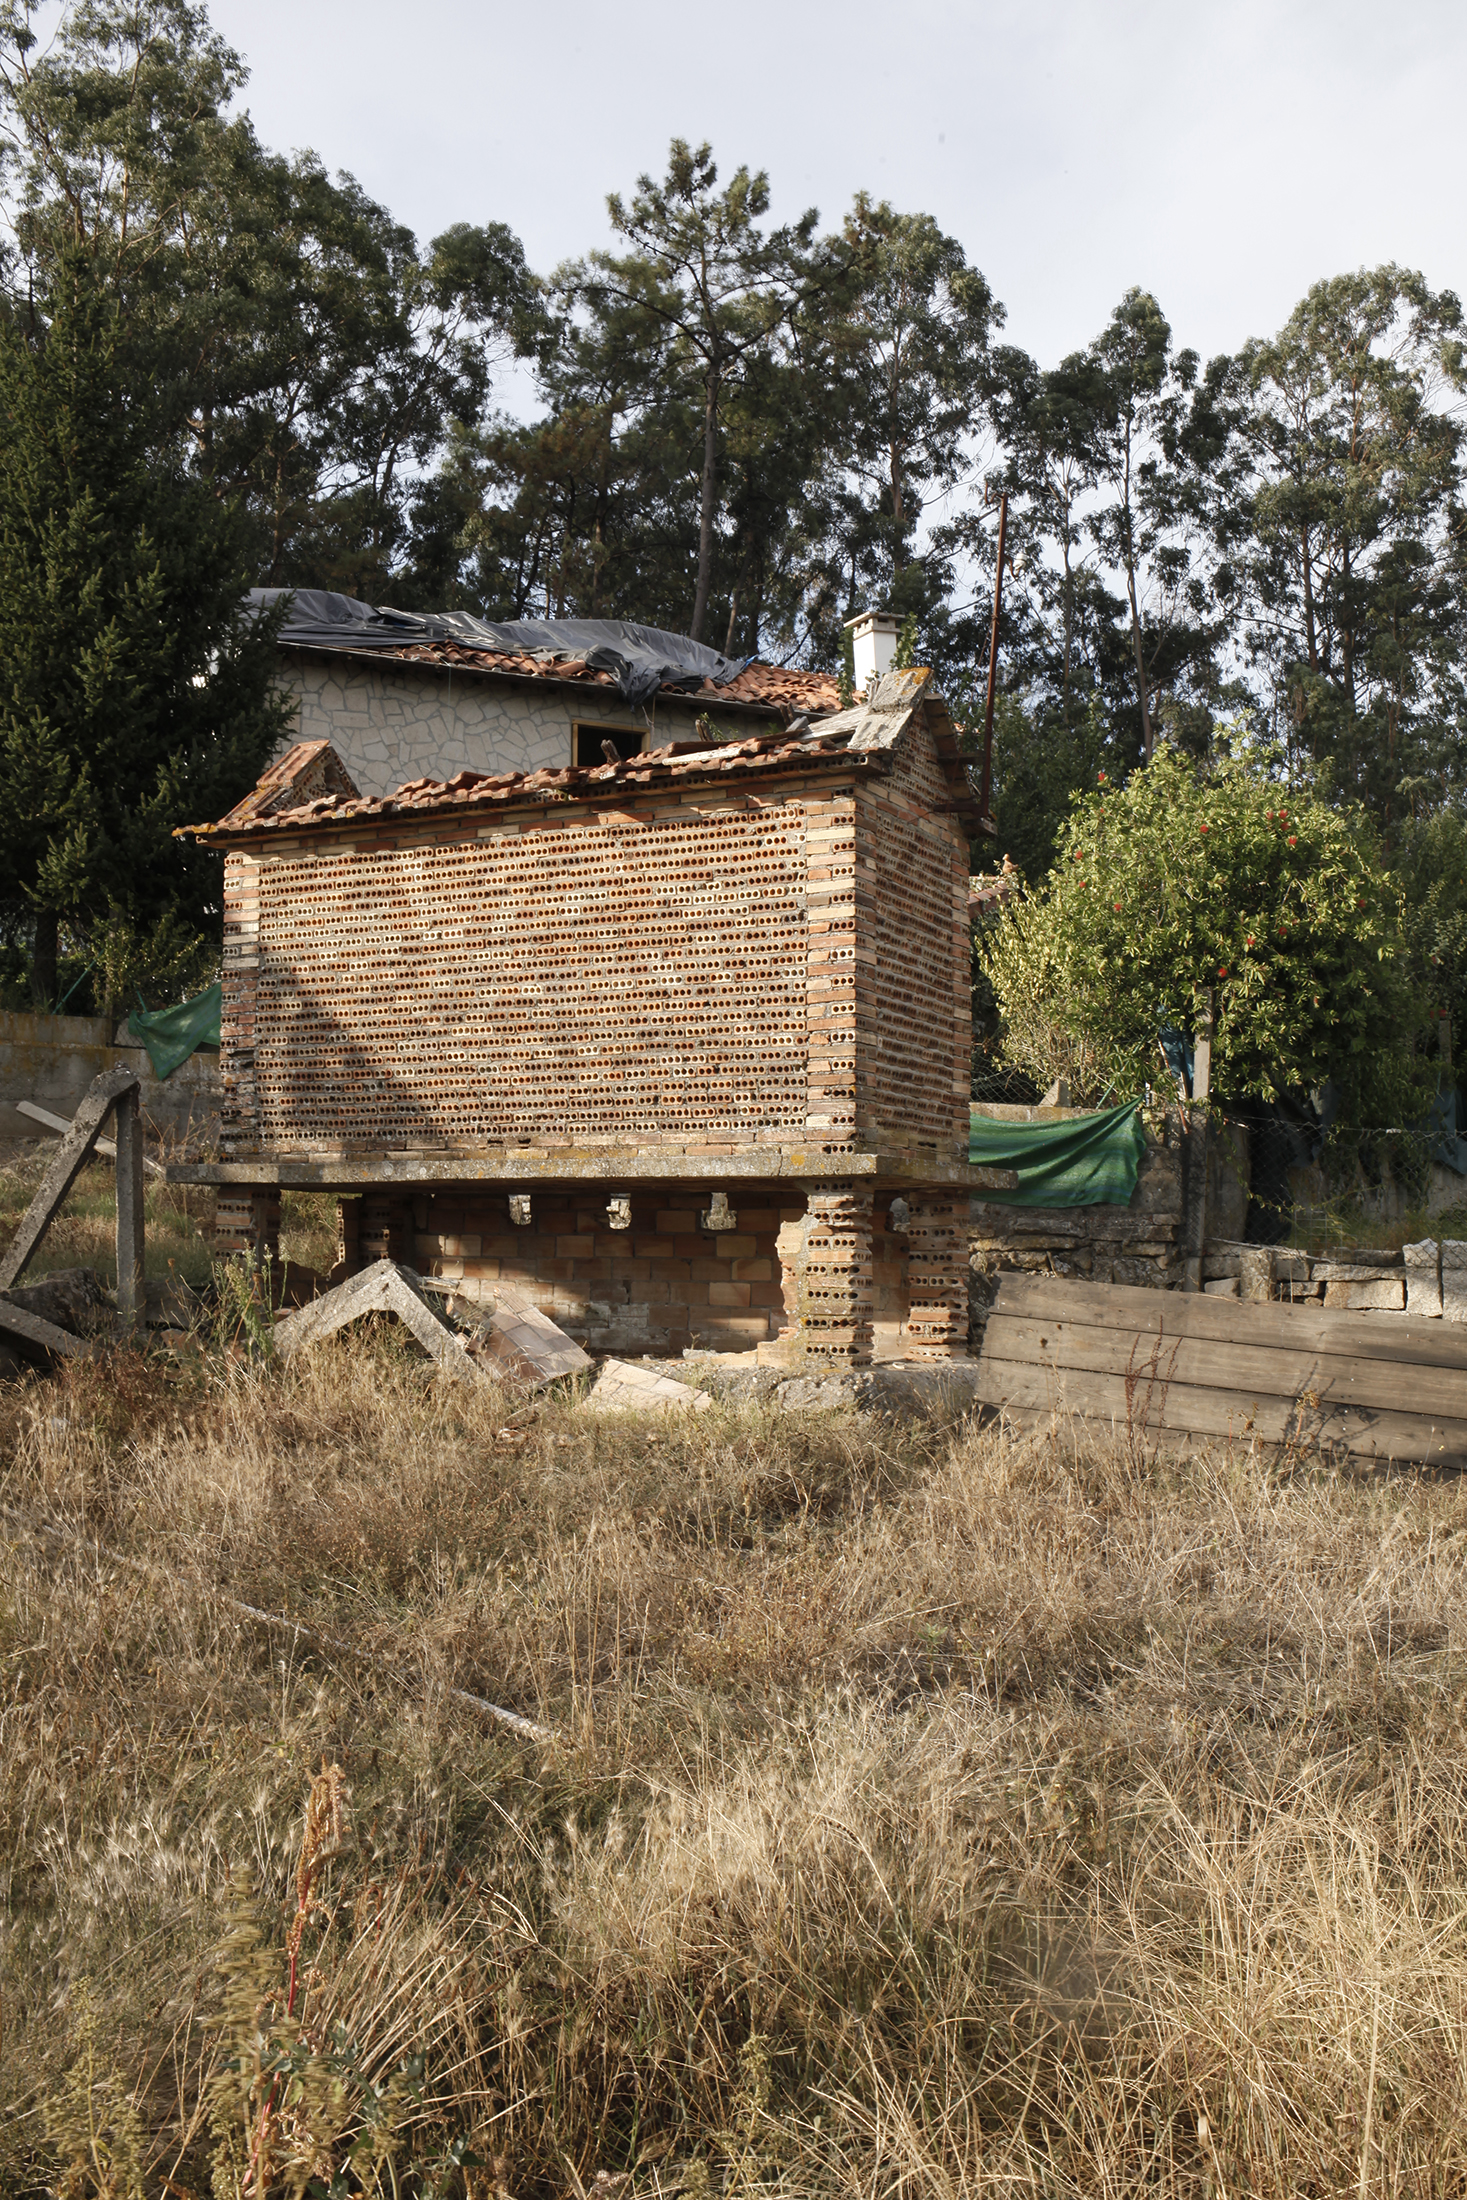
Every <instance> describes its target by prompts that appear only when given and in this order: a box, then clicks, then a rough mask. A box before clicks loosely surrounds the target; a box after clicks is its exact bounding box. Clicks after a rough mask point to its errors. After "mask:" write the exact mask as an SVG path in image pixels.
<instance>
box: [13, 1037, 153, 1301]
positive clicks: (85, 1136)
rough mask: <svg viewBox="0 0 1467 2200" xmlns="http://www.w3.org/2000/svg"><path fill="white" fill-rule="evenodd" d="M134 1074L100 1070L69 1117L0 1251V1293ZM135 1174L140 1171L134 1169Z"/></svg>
mask: <svg viewBox="0 0 1467 2200" xmlns="http://www.w3.org/2000/svg"><path fill="white" fill-rule="evenodd" d="M137 1087H138V1078H137V1072H136V1071H135V1070H130V1069H126V1068H118V1069H104V1070H103V1071H102V1074H101V1075H100V1077H96V1078H94V1079H93V1081H92V1085H91V1089H90V1091H89V1092H88V1093H87V1096H86V1098H85V1099H84V1100H83V1101H82V1104H81V1106H80V1107H79V1108H78V1109H77V1111H76V1114H75V1115H74V1116H73V1117H72V1120H71V1129H70V1130H69V1131H68V1132H67V1134H66V1136H65V1137H64V1138H63V1139H62V1141H61V1144H60V1145H59V1146H58V1147H57V1149H56V1152H55V1154H54V1155H53V1157H52V1161H51V1166H50V1168H49V1169H48V1170H47V1171H46V1174H45V1176H44V1177H43V1178H42V1179H41V1188H40V1190H39V1191H38V1192H37V1193H36V1196H35V1198H34V1199H33V1200H32V1201H31V1203H30V1205H29V1207H27V1209H26V1211H25V1213H24V1215H23V1216H22V1217H21V1223H20V1228H19V1229H18V1230H17V1231H16V1233H15V1236H14V1237H13V1238H12V1239H11V1241H10V1243H9V1245H8V1246H7V1247H6V1249H5V1252H4V1254H3V1255H0V1291H8V1290H9V1288H10V1286H11V1284H13V1283H14V1282H15V1279H16V1277H17V1276H19V1275H20V1274H21V1272H22V1271H23V1269H24V1268H25V1266H26V1263H27V1262H28V1261H29V1259H30V1257H31V1255H32V1254H33V1253H34V1252H35V1249H36V1247H37V1246H38V1245H39V1244H40V1242H41V1240H42V1238H43V1237H44V1236H45V1235H46V1232H47V1231H48V1230H49V1229H50V1227H51V1223H52V1221H53V1220H54V1218H55V1215H56V1211H57V1209H58V1208H59V1207H60V1206H61V1203H62V1201H63V1200H64V1199H65V1198H66V1195H67V1193H68V1192H69V1191H70V1190H71V1187H72V1185H73V1184H74V1183H75V1182H76V1180H77V1178H78V1177H79V1176H80V1175H81V1172H82V1170H83V1168H84V1167H85V1165H86V1162H87V1158H88V1156H89V1155H90V1153H91V1152H92V1149H93V1147H94V1146H95V1145H96V1143H97V1134H98V1132H99V1131H100V1130H101V1128H102V1125H103V1124H104V1123H105V1122H106V1120H107V1118H108V1116H109V1115H110V1114H111V1112H112V1110H113V1108H114V1107H115V1106H116V1104H117V1100H118V1097H119V1095H120V1094H122V1093H124V1092H130V1091H135V1090H136V1089H137ZM138 1174H139V1177H141V1175H142V1171H141V1170H139V1172H138Z"/></svg>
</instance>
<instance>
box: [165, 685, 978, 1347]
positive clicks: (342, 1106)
mask: <svg viewBox="0 0 1467 2200" xmlns="http://www.w3.org/2000/svg"><path fill="white" fill-rule="evenodd" d="M975 808H976V805H975V802H974V798H973V796H972V794H971V791H970V789H969V785H968V779H967V774H966V770H965V767H964V764H963V761H962V759H961V757H960V755H959V752H958V747H957V742H956V739H955V736H954V733H953V729H952V726H951V724H950V722H949V719H948V715H947V712H946V709H945V707H944V706H943V703H942V701H941V699H940V697H939V696H937V694H936V693H935V692H934V691H933V688H932V684H931V680H930V676H929V675H928V674H927V673H926V672H924V671H920V670H914V671H910V672H889V673H887V674H886V675H885V676H884V677H881V678H876V677H874V676H873V677H872V679H871V681H870V683H869V689H868V696H867V699H866V700H865V701H862V702H859V703H858V704H857V705H856V706H855V707H853V708H851V709H849V710H846V711H843V712H835V713H831V714H830V715H827V716H826V717H824V718H823V719H821V720H820V721H819V722H818V723H816V724H814V725H811V726H810V727H808V729H807V730H805V731H803V732H800V731H785V730H783V729H778V730H772V731H767V732H762V733H759V734H756V735H755V736H753V737H752V738H749V739H746V740H742V741H737V742H725V743H722V744H718V745H712V746H708V745H705V746H703V747H701V748H686V747H683V746H681V745H680V744H671V745H669V746H667V747H664V748H661V749H659V750H656V751H653V752H638V753H635V754H633V755H631V756H629V757H621V756H617V757H616V758H615V760H614V761H611V760H607V759H606V758H604V757H603V758H602V759H601V760H600V761H598V762H596V763H592V764H577V763H572V762H568V761H564V760H562V761H560V762H559V763H557V764H556V765H555V766H553V767H548V766H547V767H545V768H541V769H538V770H535V771H531V772H520V771H500V772H493V773H487V774H486V773H480V772H476V771H473V770H468V769H466V770H463V771H460V772H458V773H456V774H454V775H452V776H450V777H448V778H441V777H418V778H415V779H411V780H409V781H407V782H406V783H405V784H403V785H401V786H399V787H398V788H397V789H396V790H395V792H393V793H391V794H385V795H383V794H373V793H362V792H359V791H358V789H357V787H356V786H355V785H354V783H353V776H352V775H351V774H350V773H349V772H348V770H347V768H346V766H345V764H344V762H343V760H342V759H341V757H340V755H339V754H338V753H337V752H336V750H335V748H334V746H333V745H331V744H327V743H326V742H324V741H321V740H316V741H305V742H302V743H300V744H298V745H297V746H296V747H295V748H294V749H293V750H291V751H290V753H289V754H288V755H287V756H285V757H284V758H282V759H280V760H279V761H278V762H277V763H276V764H275V765H274V766H272V767H271V769H270V770H269V771H268V772H267V773H266V774H265V776H264V778H263V779H262V781H261V782H260V785H259V786H258V787H257V788H256V789H255V790H254V792H253V793H252V794H251V795H250V796H249V797H247V798H246V800H245V801H243V802H242V803H240V804H239V805H238V806H237V808H236V809H234V810H233V811H231V812H230V814H229V815H228V816H226V817H224V818H221V819H220V820H218V821H217V822H215V823H208V824H201V825H195V826H192V827H188V828H185V829H184V830H185V831H186V832H187V833H188V834H189V835H190V836H191V837H192V838H194V839H196V840H198V841H201V842H203V843H205V844H207V845H209V846H211V847H215V848H218V849H220V850H222V851H223V853H224V855H225V950H224V955H225V960H224V1007H223V1048H222V1068H223V1077H224V1130H223V1143H222V1148H221V1152H222V1159H220V1160H219V1161H217V1162H214V1163H209V1164H202V1165H198V1166H196V1167H192V1168H190V1169H189V1171H188V1174H189V1175H190V1176H192V1177H193V1178H195V1179H196V1180H202V1181H212V1182H213V1183H215V1184H216V1185H217V1186H218V1190H219V1209H218V1213H219V1225H220V1233H221V1243H223V1244H225V1245H233V1246H236V1247H243V1246H246V1245H252V1244H253V1245H257V1246H258V1245H268V1244H269V1243H270V1242H271V1240H272V1238H273V1237H274V1235H275V1233H276V1232H277V1230H278V1223H279V1202H280V1194H281V1191H282V1190H283V1189H285V1188H287V1187H300V1188H302V1189H309V1190H316V1191H331V1192H335V1193H336V1194H338V1195H339V1197H340V1199H341V1210H340V1211H341V1216H342V1237H341V1268H342V1272H344V1273H345V1272H351V1271H352V1270H354V1269H355V1268H356V1267H358V1266H360V1265H362V1264H363V1263H365V1262H366V1261H368V1260H371V1259H376V1258H379V1257H382V1256H390V1257H391V1258H394V1259H398V1260H403V1261H406V1262H409V1263H410V1264H411V1265H412V1266H413V1267H415V1268H416V1269H418V1270H419V1272H420V1273H421V1274H422V1275H423V1276H424V1277H425V1278H427V1279H431V1280H432V1281H434V1282H435V1283H436V1286H437V1288H438V1289H439V1290H440V1291H442V1292H444V1293H452V1294H453V1295H455V1296H457V1297H461V1298H462V1299H464V1300H468V1301H471V1302H473V1301H477V1302H479V1303H480V1304H482V1305H484V1306H485V1307H486V1309H488V1308H491V1307H492V1306H493V1304H494V1303H495V1302H496V1301H498V1300H500V1299H509V1300H513V1299H515V1298H519V1299H521V1300H523V1299H529V1300H532V1301H533V1302H534V1303H536V1304H538V1305H539V1306H540V1307H541V1308H542V1309H543V1310H544V1311H545V1312H546V1313H548V1314H550V1315H552V1316H553V1318H554V1319H555V1320H556V1321H557V1322H558V1323H559V1324H560V1325H561V1326H562V1327H563V1328H565V1329H566V1330H568V1331H570V1332H571V1333H572V1334H573V1335H574V1336H576V1337H577V1338H578V1339H580V1340H581V1341H582V1342H584V1343H585V1344H587V1345H589V1346H590V1347H591V1348H592V1349H599V1350H606V1351H616V1352H643V1353H646V1352H651V1353H665V1354H672V1353H676V1352H679V1351H681V1350H682V1349H683V1348H684V1347H686V1346H689V1345H702V1346H705V1347H711V1348H716V1349H724V1350H728V1349H740V1348H742V1349H748V1348H751V1347H754V1346H758V1345H764V1346H765V1347H766V1350H767V1351H781V1350H784V1349H787V1348H788V1347H789V1346H790V1345H795V1346H799V1347H802V1348H804V1349H806V1350H808V1351H809V1352H812V1353H814V1354H816V1355H818V1356H819V1357H821V1358H824V1359H830V1360H834V1361H846V1362H855V1363H862V1362H865V1361H866V1360H868V1359H870V1358H871V1356H872V1353H873V1350H880V1351H881V1352H882V1353H884V1354H903V1355H907V1356H916V1357H937V1356H944V1355H947V1354H951V1353H961V1352H962V1351H963V1350H964V1349H965V1345H966V1337H967V1327H968V1244H967V1240H968V1203H969V1194H970V1190H971V1189H972V1188H973V1187H974V1186H975V1185H976V1186H980V1187H981V1186H982V1185H983V1184H985V1183H987V1182H989V1181H990V1179H989V1178H988V1177H987V1176H986V1175H985V1173H984V1172H983V1171H981V1170H975V1169H974V1168H973V1167H972V1166H971V1165H970V1163H969V1160H968V1134H969V1114H968V1107H969V1102H968V1082H969V1045H970V1039H969V1029H970V1025H969V932H968V914H967V898H968V870H969V860H968V830H969V828H970V824H971V820H972V817H973V813H974V811H975ZM993 1181H994V1182H995V1183H996V1182H997V1181H998V1180H997V1179H994V1180H993ZM1003 1181H1004V1182H1008V1181H1011V1180H1010V1179H1009V1178H1007V1177H1005V1178H1004V1179H1003ZM894 1225H899V1227H895V1226H894ZM781 1338H782V1339H784V1340H785V1344H784V1345H778V1344H776V1342H775V1340H778V1339H781Z"/></svg>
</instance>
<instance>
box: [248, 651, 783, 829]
mask: <svg viewBox="0 0 1467 2200" xmlns="http://www.w3.org/2000/svg"><path fill="white" fill-rule="evenodd" d="M278 684H279V686H280V687H281V688H282V689H283V690H284V691H285V692H286V693H287V694H289V695H292V696H294V697H295V699H296V726H295V727H294V728H293V729H292V730H291V732H290V733H289V734H288V735H287V737H286V739H285V741H284V742H283V744H282V748H288V747H289V746H290V745H291V743H292V742H294V741H329V742H330V743H331V745H332V747H333V748H334V749H335V750H336V753H337V755H338V756H339V757H340V758H341V761H342V763H343V764H344V765H345V766H346V769H347V770H348V772H350V774H351V776H352V779H353V780H354V781H355V783H356V785H357V788H358V789H359V791H360V792H361V793H362V794H371V795H382V794H390V793H392V792H393V791H394V790H395V789H396V788H398V787H401V786H403V785H405V784H406V782H407V781H408V780H410V779H451V778H453V776H454V774H455V773H457V772H461V771H474V772H534V771H562V770H564V768H565V767H566V766H567V765H568V764H573V763H574V762H575V736H574V728H575V726H576V725H577V724H583V725H585V724H591V725H605V726H609V727H615V728H616V729H617V730H618V731H627V732H637V731H640V732H642V733H643V734H644V735H645V736H646V745H647V746H648V747H649V748H655V747H656V746H657V745H658V744H659V743H660V742H669V741H679V742H684V741H692V740H695V739H698V738H701V737H700V736H699V735H698V733H697V721H698V717H699V714H700V712H701V711H702V710H704V709H706V707H707V706H706V705H705V704H695V703H686V704H683V703H674V702H670V701H669V700H668V699H667V697H665V696H659V697H658V699H657V701H656V703H655V704H654V705H653V706H652V707H651V708H650V709H649V710H647V711H645V712H644V711H641V710H634V709H632V708H631V706H630V705H629V704H627V703H624V702H623V701H622V699H621V697H620V696H619V695H618V694H617V693H616V691H615V689H608V688H601V687H589V686H588V687H583V688H580V689H576V688H574V687H570V686H559V685H556V684H555V683H553V682H551V681H548V680H547V681H544V682H541V681H525V680H521V681H515V680H509V679H504V678H496V677H495V676H494V675H493V674H492V673H485V672H469V671H464V670H462V669H459V668H448V667H444V668H442V669H436V668H431V667H427V666H421V665H411V664H402V663H398V662H393V661H391V660H385V661H383V662H382V663H381V664H364V663H362V661H361V660H360V659H359V658H345V657H342V656H341V655H340V654H338V653H336V652H333V651H330V650H298V649H292V650H289V651H287V652H284V653H283V654H282V658H281V672H280V675H279V682H278ZM714 717H715V719H716V717H717V710H716V706H715V709H714ZM769 722H770V724H771V725H773V724H774V723H775V722H776V721H775V719H774V718H773V716H771V718H770V721H769ZM723 730H724V732H725V733H726V734H728V735H729V737H730V738H737V739H744V738H746V737H747V736H748V735H749V734H751V733H757V732H761V731H762V730H764V729H763V727H762V726H761V724H760V722H759V721H758V720H757V719H743V718H740V719H739V720H738V722H737V726H736V727H725V728H724V729H723Z"/></svg>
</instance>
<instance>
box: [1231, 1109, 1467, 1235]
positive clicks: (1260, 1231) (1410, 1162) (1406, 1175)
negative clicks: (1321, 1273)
mask: <svg viewBox="0 0 1467 2200" xmlns="http://www.w3.org/2000/svg"><path fill="white" fill-rule="evenodd" d="M1215 1124H1216V1135H1217V1137H1218V1139H1219V1141H1220V1142H1221V1144H1222V1145H1223V1146H1224V1147H1225V1148H1226V1147H1230V1148H1231V1152H1230V1154H1229V1155H1228V1162H1227V1164H1225V1165H1224V1166H1223V1167H1221V1168H1218V1169H1216V1170H1215V1175H1216V1176H1217V1177H1219V1178H1220V1179H1223V1181H1222V1182H1221V1183H1220V1184H1219V1187H1218V1191H1217V1193H1216V1195H1215V1196H1214V1197H1213V1198H1212V1199H1211V1200H1210V1202H1209V1205H1210V1208H1211V1209H1212V1214H1213V1217H1214V1218H1215V1219H1217V1220H1221V1219H1222V1217H1223V1216H1224V1215H1225V1214H1226V1213H1227V1212H1228V1211H1229V1207H1230V1202H1229V1196H1228V1194H1229V1187H1228V1185H1227V1183H1226V1181H1225V1179H1226V1170H1227V1167H1228V1166H1230V1167H1231V1168H1232V1170H1233V1171H1234V1172H1236V1173H1237V1174H1239V1175H1242V1184H1241V1185H1235V1186H1234V1187H1232V1198H1231V1214H1232V1216H1233V1219H1234V1220H1235V1221H1236V1218H1237V1211H1238V1207H1239V1205H1240V1204H1241V1202H1242V1199H1243V1197H1244V1196H1246V1212H1245V1214H1244V1216H1243V1222H1242V1229H1241V1232H1240V1235H1241V1238H1242V1240H1243V1242H1244V1243H1246V1244H1249V1245H1283V1244H1285V1243H1292V1244H1295V1245H1301V1246H1309V1247H1312V1248H1323V1247H1326V1246H1329V1245H1345V1244H1350V1243H1355V1242H1360V1241H1362V1239H1363V1238H1365V1237H1368V1236H1371V1235H1373V1234H1375V1233H1377V1232H1379V1231H1381V1230H1385V1231H1387V1232H1389V1233H1392V1234H1394V1233H1395V1232H1396V1230H1397V1229H1398V1228H1399V1227H1401V1226H1409V1227H1415V1226H1416V1225H1417V1224H1418V1223H1419V1224H1420V1225H1421V1226H1422V1227H1424V1226H1425V1225H1426V1223H1427V1222H1428V1221H1429V1222H1430V1223H1431V1226H1432V1228H1433V1229H1435V1228H1436V1227H1437V1225H1438V1223H1441V1222H1446V1223H1450V1222H1451V1218H1452V1217H1453V1215H1455V1216H1456V1217H1457V1219H1458V1223H1459V1225H1460V1226H1462V1227H1464V1228H1467V1177H1461V1178H1457V1177H1456V1176H1455V1175H1454V1174H1452V1173H1451V1172H1449V1171H1447V1170H1446V1169H1444V1168H1440V1167H1438V1166H1436V1164H1435V1155H1434V1148H1435V1147H1436V1145H1437V1139H1436V1136H1435V1134H1434V1133H1432V1132H1431V1131H1429V1130H1427V1129H1424V1128H1421V1127H1417V1128H1414V1129H1413V1128H1402V1127H1400V1126H1389V1127H1379V1128H1372V1127H1365V1128H1361V1127H1359V1126H1356V1125H1347V1124H1335V1125H1332V1126H1331V1127H1330V1128H1329V1129H1327V1130H1326V1129H1324V1128H1323V1127H1316V1126H1312V1125H1309V1124H1305V1123H1292V1122H1289V1121H1287V1120H1286V1119H1283V1118H1280V1117H1279V1116H1276V1115H1268V1114H1260V1115H1256V1116H1253V1117H1251V1118H1243V1117H1237V1116H1231V1115H1225V1114H1220V1115H1219V1116H1218V1117H1216V1118H1215ZM1240 1134H1241V1135H1240ZM1244 1171H1246V1174H1245V1175H1244V1174H1243V1172H1244ZM1458 1186H1460V1191H1458ZM1220 1234H1231V1231H1229V1230H1226V1229H1224V1231H1223V1232H1222V1233H1220Z"/></svg>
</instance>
